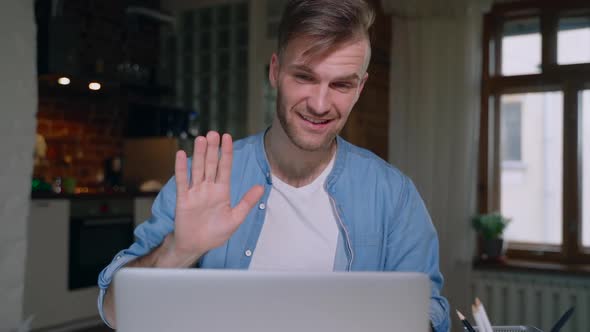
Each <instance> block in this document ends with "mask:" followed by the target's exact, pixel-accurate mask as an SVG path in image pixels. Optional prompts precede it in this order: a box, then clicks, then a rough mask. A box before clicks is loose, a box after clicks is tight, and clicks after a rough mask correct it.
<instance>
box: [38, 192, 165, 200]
mask: <svg viewBox="0 0 590 332" xmlns="http://www.w3.org/2000/svg"><path fill="white" fill-rule="evenodd" d="M157 195H158V192H157V191H151V192H143V191H122V192H121V191H113V192H87V193H79V194H65V193H62V194H56V193H53V192H41V191H38V192H32V193H31V199H33V200H35V199H68V200H72V199H76V200H77V199H106V198H121V199H127V198H136V197H156V196H157Z"/></svg>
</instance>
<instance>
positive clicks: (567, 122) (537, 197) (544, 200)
mask: <svg viewBox="0 0 590 332" xmlns="http://www.w3.org/2000/svg"><path fill="white" fill-rule="evenodd" d="M485 22H486V23H485V29H484V41H485V43H484V68H483V78H484V79H483V93H482V98H483V100H482V106H483V107H482V116H481V126H480V128H481V137H480V159H479V160H480V168H479V169H480V176H479V188H480V189H481V190H480V195H479V197H478V199H479V201H478V202H479V209H480V212H482V213H483V212H493V211H500V212H501V213H502V214H504V215H505V216H507V217H509V218H511V219H512V222H511V224H509V226H508V228H507V229H506V232H505V234H504V236H505V239H506V240H507V241H508V249H509V250H508V256H509V257H512V258H519V259H526V260H540V261H548V262H549V261H550V262H559V263H564V264H576V263H583V262H586V263H587V262H588V259H590V3H585V2H571V3H569V4H568V5H564V4H562V5H557V4H556V3H554V2H550V1H543V0H539V1H537V3H535V1H528V2H515V3H510V4H507V3H505V4H496V5H495V6H494V7H493V9H492V11H491V12H490V13H488V14H487V15H486V20H485Z"/></svg>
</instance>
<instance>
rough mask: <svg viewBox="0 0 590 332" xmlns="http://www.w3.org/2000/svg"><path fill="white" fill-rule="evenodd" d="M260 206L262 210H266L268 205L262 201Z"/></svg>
mask: <svg viewBox="0 0 590 332" xmlns="http://www.w3.org/2000/svg"><path fill="white" fill-rule="evenodd" d="M258 208H259V209H260V210H264V209H266V205H265V204H264V203H260V205H258Z"/></svg>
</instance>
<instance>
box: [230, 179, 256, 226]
mask: <svg viewBox="0 0 590 332" xmlns="http://www.w3.org/2000/svg"><path fill="white" fill-rule="evenodd" d="M263 194H264V187H263V186H260V185H255V186H253V187H252V188H250V190H248V192H247V193H246V194H245V195H244V197H242V200H241V201H240V202H239V203H238V205H236V206H235V207H234V208H233V210H232V215H233V218H232V219H233V221H234V222H235V223H236V224H237V225H236V226H238V225H239V224H241V223H242V222H243V221H244V219H246V216H247V215H248V213H249V212H250V210H252V208H253V207H254V205H256V203H258V201H259V200H260V199H261V198H262V195H263Z"/></svg>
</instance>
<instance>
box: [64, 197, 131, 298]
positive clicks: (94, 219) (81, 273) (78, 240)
mask: <svg viewBox="0 0 590 332" xmlns="http://www.w3.org/2000/svg"><path fill="white" fill-rule="evenodd" d="M133 220H134V219H133V199H131V198H129V199H120V198H118V199H101V200H98V199H88V200H85V199H78V200H73V201H72V202H71V205H70V222H69V230H70V232H69V250H68V251H69V263H68V266H69V268H68V288H69V289H70V290H76V289H80V288H87V287H94V286H96V283H97V279H98V274H99V273H100V271H101V270H102V269H103V268H104V267H105V266H107V265H108V264H109V263H110V261H111V260H112V259H113V257H114V256H115V255H116V254H117V252H119V251H120V250H122V249H124V248H128V247H129V246H130V245H131V243H133V228H134V223H133Z"/></svg>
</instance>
